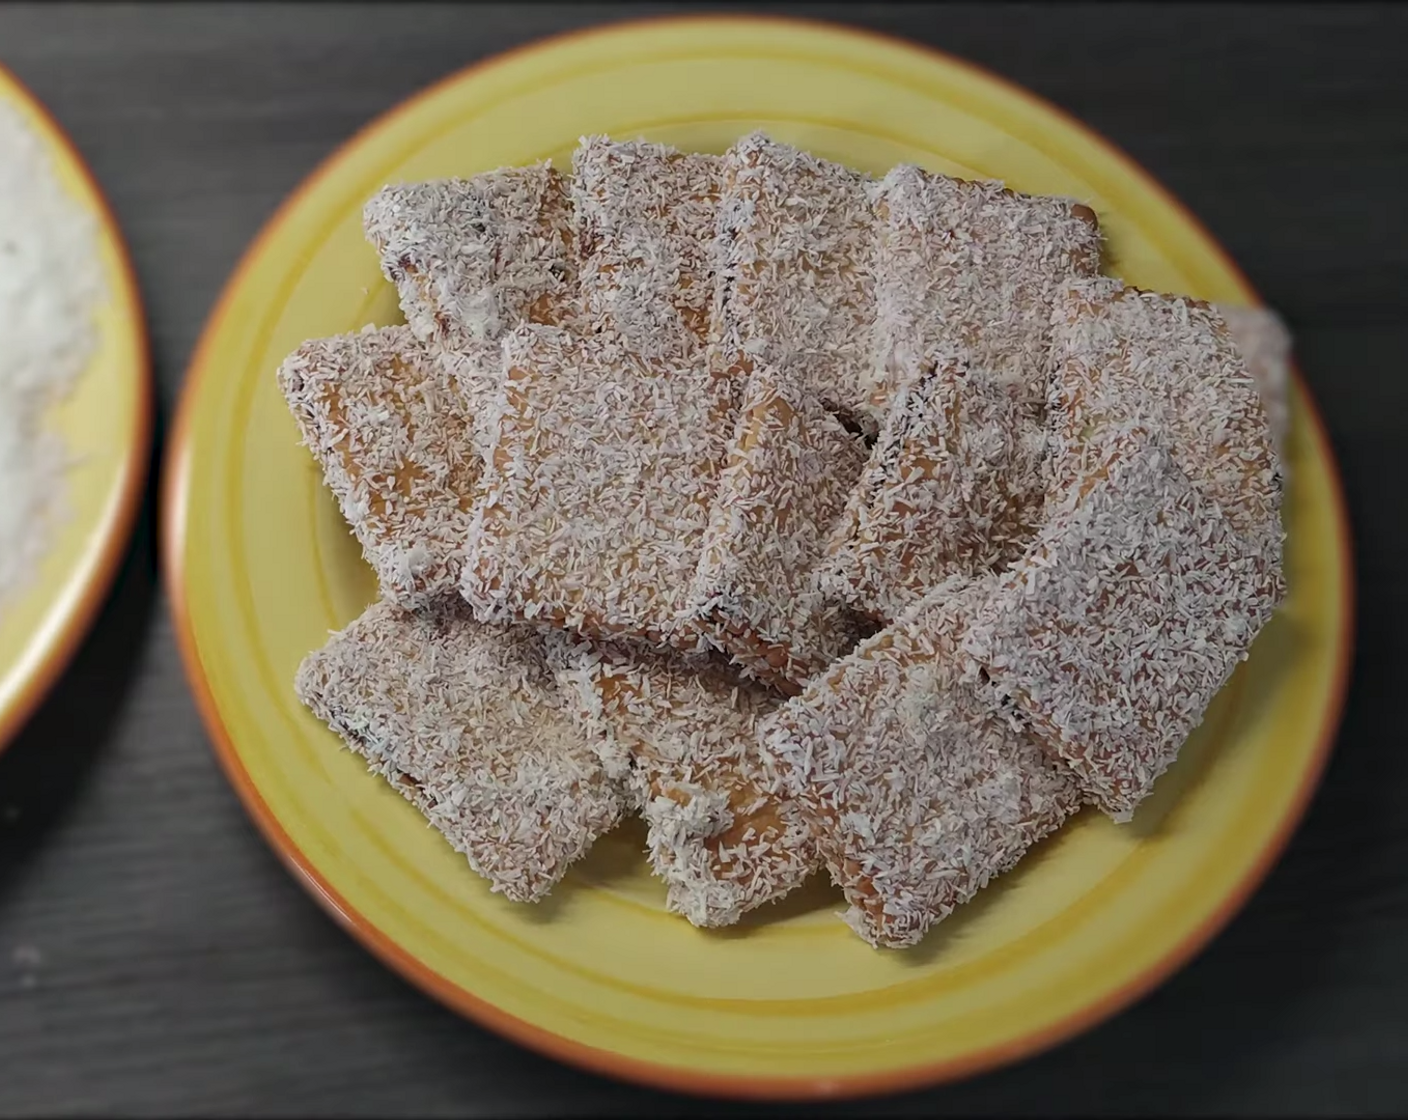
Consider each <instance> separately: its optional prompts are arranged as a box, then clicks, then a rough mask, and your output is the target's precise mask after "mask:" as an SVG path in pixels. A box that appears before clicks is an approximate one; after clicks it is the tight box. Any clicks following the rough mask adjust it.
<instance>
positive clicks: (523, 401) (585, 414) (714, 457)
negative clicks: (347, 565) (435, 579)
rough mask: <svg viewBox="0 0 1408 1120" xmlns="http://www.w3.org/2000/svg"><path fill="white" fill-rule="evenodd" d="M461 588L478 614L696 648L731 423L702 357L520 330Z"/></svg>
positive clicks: (729, 406) (728, 399)
mask: <svg viewBox="0 0 1408 1120" xmlns="http://www.w3.org/2000/svg"><path fill="white" fill-rule="evenodd" d="M504 364H505V367H506V374H505V377H506V381H505V393H504V396H503V398H502V408H503V411H502V415H501V416H500V417H499V418H498V423H497V425H496V428H497V433H498V439H497V443H496V445H495V447H494V452H493V460H492V463H493V469H492V471H490V472H489V475H488V478H487V479H486V488H487V494H486V498H485V501H484V503H483V504H482V505H481V506H480V507H479V509H478V510H477V511H476V516H475V520H474V524H473V525H472V526H471V528H470V534H469V543H468V551H469V554H470V556H471V557H472V559H471V561H470V562H469V563H467V564H466V566H465V571H464V580H463V584H462V592H463V594H464V596H465V598H466V599H467V600H469V602H470V603H471V604H472V605H473V606H474V607H475V609H476V611H477V612H478V614H479V616H480V617H481V618H484V619H487V620H500V621H507V620H511V619H515V618H518V619H525V620H531V621H537V622H540V623H550V624H553V625H556V626H561V627H566V628H569V629H573V630H576V631H578V632H580V633H582V634H584V635H586V636H588V637H611V636H614V635H633V636H640V637H645V638H648V639H651V640H654V641H660V642H668V643H674V644H676V645H678V646H680V647H681V648H685V649H695V648H698V647H699V646H700V645H701V644H702V642H703V637H702V634H701V632H700V631H699V629H698V627H697V626H695V625H694V624H693V623H692V622H690V621H689V619H687V618H686V617H685V609H686V607H687V605H688V596H689V591H690V584H691V582H692V581H693V577H694V573H695V569H696V568H697V567H698V563H699V552H700V549H701V547H702V545H703V537H704V530H705V527H706V525H707V523H708V518H709V506H710V502H711V500H712V498H713V494H714V490H715V489H716V487H717V484H718V476H719V469H720V467H721V465H722V462H723V458H724V452H725V446H726V440H727V438H728V433H729V432H730V431H731V430H732V427H733V422H732V415H733V389H732V386H731V385H730V384H729V382H728V379H727V378H725V377H720V376H716V375H714V374H713V373H712V372H711V371H710V368H709V366H708V365H707V364H706V363H705V362H704V361H702V360H701V359H700V357H699V356H697V355H696V357H694V358H690V359H688V360H685V361H683V362H670V361H664V360H657V361H646V360H644V359H642V358H641V357H640V356H639V355H637V354H635V353H634V352H632V351H630V350H627V349H626V348H625V347H624V346H623V345H622V344H621V342H620V339H619V337H618V336H615V335H613V334H610V333H606V332H603V333H602V334H599V335H590V336H579V335H574V334H570V333H568V332H566V331H562V330H554V329H551V328H545V327H523V328H520V329H519V330H518V331H515V332H514V333H513V334H511V335H510V336H509V337H508V338H507V339H506V340H505V342H504Z"/></svg>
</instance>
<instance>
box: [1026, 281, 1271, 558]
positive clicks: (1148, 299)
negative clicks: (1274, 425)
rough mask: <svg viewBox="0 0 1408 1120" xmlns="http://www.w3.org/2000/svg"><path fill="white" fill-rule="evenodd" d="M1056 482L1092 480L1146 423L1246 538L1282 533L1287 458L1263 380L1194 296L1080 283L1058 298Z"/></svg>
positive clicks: (1059, 484)
mask: <svg viewBox="0 0 1408 1120" xmlns="http://www.w3.org/2000/svg"><path fill="white" fill-rule="evenodd" d="M1050 405H1051V421H1052V423H1051V435H1052V441H1051V442H1052V458H1051V485H1052V487H1053V488H1055V489H1059V488H1062V487H1064V486H1067V485H1069V484H1070V483H1071V482H1072V481H1074V480H1078V479H1080V478H1082V477H1085V476H1087V475H1089V474H1090V473H1091V472H1092V470H1093V469H1094V467H1095V464H1096V463H1097V462H1098V461H1099V459H1100V458H1101V457H1102V456H1103V448H1104V447H1105V446H1106V441H1107V437H1108V436H1109V434H1111V433H1114V432H1118V431H1120V430H1122V429H1125V428H1128V427H1133V426H1142V427H1145V428H1147V429H1148V430H1149V431H1150V432H1152V433H1154V434H1155V435H1156V437H1157V438H1158V439H1159V441H1160V443H1161V444H1162V445H1163V446H1166V447H1167V448H1169V450H1171V451H1172V453H1173V456H1174V459H1175V461H1176V462H1177V463H1178V465H1179V467H1180V469H1181V470H1182V471H1183V472H1184V473H1185V474H1186V475H1187V476H1188V478H1189V479H1191V480H1192V482H1193V485H1195V486H1197V487H1198V488H1200V489H1201V490H1202V491H1203V492H1204V493H1205V494H1206V496H1207V497H1208V498H1210V499H1211V500H1212V502H1213V503H1215V504H1216V505H1217V506H1218V507H1219V508H1220V509H1221V511H1222V513H1223V515H1224V516H1225V517H1226V518H1227V520H1228V522H1229V523H1230V524H1231V526H1232V528H1233V529H1235V530H1236V531H1237V532H1239V533H1243V534H1247V535H1250V536H1255V537H1259V538H1270V537H1274V538H1276V540H1277V541H1279V539H1280V534H1281V518H1280V510H1281V475H1280V461H1279V459H1278V458H1277V455H1276V451H1275V449H1274V448H1273V446H1272V443H1271V436H1270V431H1269V427H1268V424H1267V419H1266V410H1265V409H1264V408H1263V407H1262V404H1261V398H1260V395H1259V394H1258V391H1257V387H1256V382H1255V381H1253V380H1252V377H1251V376H1250V374H1249V373H1248V372H1247V367H1246V363H1245V362H1244V361H1243V359H1242V356H1241V354H1239V353H1238V351H1237V348H1236V346H1235V345H1234V344H1233V341H1232V339H1231V337H1230V335H1229V334H1228V331H1227V328H1226V325H1225V324H1224V323H1223V321H1222V318H1221V316H1219V315H1218V313H1217V312H1216V311H1214V310H1213V309H1212V308H1211V307H1209V306H1208V305H1207V304H1205V303H1201V302H1199V301H1197V300H1193V299H1187V298H1184V297H1181V296H1166V295H1157V294H1154V293H1151V292H1142V291H1139V290H1138V289H1136V288H1126V287H1125V286H1124V285H1123V284H1121V283H1120V282H1119V281H1118V280H1111V279H1107V278H1103V277H1102V278H1100V279H1097V280H1085V281H1076V282H1074V283H1072V284H1071V285H1069V286H1068V288H1067V290H1066V291H1065V292H1064V293H1063V294H1062V296H1061V298H1060V299H1059V300H1058V302H1057V307H1056V312H1055V337H1054V340H1053V352H1052V376H1051V385H1050Z"/></svg>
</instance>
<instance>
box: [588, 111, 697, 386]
mask: <svg viewBox="0 0 1408 1120" xmlns="http://www.w3.org/2000/svg"><path fill="white" fill-rule="evenodd" d="M573 168H574V170H575V172H576V179H575V181H574V185H573V189H572V198H573V201H574V203H575V206H576V219H577V237H578V243H579V250H580V254H581V266H580V267H581V278H582V280H581V283H582V303H583V310H584V313H585V315H586V317H587V319H588V320H589V321H591V322H593V323H603V324H605V326H606V328H607V329H609V330H613V331H615V332H616V333H617V334H619V335H620V337H621V340H622V342H623V343H624V344H625V346H626V347H627V348H628V349H630V350H632V351H634V352H635V353H636V354H638V355H639V356H640V357H642V358H644V359H647V360H656V359H669V360H680V359H681V358H683V357H684V356H686V355H689V354H692V353H693V352H694V351H696V350H697V349H698V348H699V347H700V346H701V345H703V344H704V343H705V342H706V341H707V340H708V334H709V314H710V309H711V307H712V304H713V299H714V277H715V271H716V261H715V259H714V258H715V238H714V227H715V225H716V222H717V217H718V207H719V189H720V178H721V173H722V172H721V163H720V160H719V157H717V156H709V155H692V154H690V155H686V154H684V153H682V152H677V151H675V150H674V149H673V148H667V147H665V146H664V145H662V144H648V143H645V142H643V141H642V142H633V143H613V142H612V141H610V140H608V139H606V138H605V137H599V136H593V137H586V138H584V139H583V140H582V142H581V144H580V145H579V146H578V148H577V151H576V154H575V156H574V157H573Z"/></svg>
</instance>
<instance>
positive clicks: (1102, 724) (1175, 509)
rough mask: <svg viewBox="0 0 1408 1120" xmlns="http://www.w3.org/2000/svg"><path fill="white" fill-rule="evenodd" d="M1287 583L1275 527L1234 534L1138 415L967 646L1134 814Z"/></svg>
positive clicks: (979, 621)
mask: <svg viewBox="0 0 1408 1120" xmlns="http://www.w3.org/2000/svg"><path fill="white" fill-rule="evenodd" d="M1283 593H1284V585H1283V583H1282V576H1281V537H1280V534H1279V533H1277V534H1275V535H1274V536H1266V537H1259V538H1247V537H1243V536H1241V535H1240V534H1238V533H1237V532H1236V531H1235V529H1234V528H1233V526H1232V525H1231V522H1230V520H1229V519H1228V518H1227V517H1225V516H1224V515H1223V514H1222V512H1220V511H1219V509H1218V506H1217V503H1216V502H1215V501H1212V500H1210V499H1208V498H1207V497H1206V496H1205V495H1204V494H1203V493H1202V492H1201V491H1200V490H1199V489H1198V488H1197V487H1195V486H1194V485H1192V483H1191V482H1190V481H1189V480H1188V478H1187V476H1186V475H1185V474H1184V473H1183V472H1182V471H1181V470H1180V469H1179V468H1178V466H1177V465H1176V463H1175V462H1174V457H1173V456H1172V455H1171V454H1170V453H1168V452H1167V451H1165V450H1163V448H1162V447H1160V446H1159V445H1158V444H1156V443H1154V442H1153V441H1152V440H1151V439H1150V438H1148V433H1145V432H1142V431H1140V430H1137V429H1134V430H1129V431H1125V432H1122V433H1118V434H1117V435H1116V436H1115V437H1114V438H1113V440H1112V441H1111V443H1110V445H1109V449H1108V450H1107V451H1106V452H1105V453H1104V455H1103V456H1102V458H1101V461H1100V462H1099V463H1098V464H1097V465H1096V467H1095V469H1094V470H1093V471H1092V473H1091V474H1090V475H1089V476H1088V477H1086V478H1084V479H1082V480H1080V481H1079V482H1078V483H1076V484H1074V485H1072V486H1071V488H1070V489H1069V491H1068V492H1067V493H1066V494H1065V495H1063V496H1062V497H1060V499H1059V500H1056V501H1055V504H1054V507H1053V508H1052V509H1051V510H1050V515H1049V517H1048V519H1047V521H1046V523H1045V524H1044V525H1043V527H1042V529H1041V531H1040V533H1039V534H1038V536H1037V539H1036V541H1035V543H1034V544H1033V546H1032V549H1031V551H1030V552H1029V553H1028V554H1027V555H1026V556H1025V557H1024V558H1023V559H1022V560H1020V561H1018V562H1017V563H1016V564H1015V565H1013V566H1012V568H1011V569H1010V570H1009V571H1008V572H1007V573H1006V574H1004V575H1003V576H1002V577H1000V582H999V585H998V590H997V592H996V594H995V595H993V596H992V597H991V598H990V599H989V600H988V601H986V602H985V603H983V604H982V605H981V607H979V609H978V610H977V612H976V613H975V616H974V618H973V622H972V625H971V626H970V627H969V628H968V629H967V631H966V632H965V634H964V637H963V650H964V652H965V653H966V654H967V655H968V656H970V657H971V658H972V659H973V661H974V662H975V663H976V664H977V665H979V666H980V667H981V669H982V670H983V671H984V673H985V674H986V677H987V679H988V681H989V682H990V685H991V687H992V689H993V690H995V692H996V694H997V695H999V696H1001V697H1003V698H1004V699H1006V700H1008V701H1011V702H1012V704H1013V705H1014V706H1015V708H1016V710H1017V715H1018V718H1020V719H1023V720H1026V721H1029V722H1030V724H1031V726H1032V727H1033V728H1034V729H1035V730H1036V732H1037V733H1038V734H1039V735H1040V736H1041V737H1042V739H1043V741H1044V742H1045V743H1046V744H1047V746H1048V748H1049V749H1051V750H1053V751H1054V752H1055V753H1056V754H1057V755H1059V756H1060V757H1061V758H1062V759H1064V760H1065V761H1066V762H1067V763H1068V764H1069V765H1070V766H1071V768H1072V769H1073V770H1074V772H1075V773H1076V775H1077V776H1078V777H1079V779H1080V781H1081V783H1082V785H1083V786H1084V788H1085V789H1086V790H1087V792H1088V793H1089V794H1091V795H1092V796H1093V798H1094V799H1095V800H1096V801H1097V803H1098V804H1099V805H1100V807H1101V808H1102V809H1104V810H1105V811H1106V812H1107V813H1108V814H1110V815H1111V816H1112V817H1114V819H1116V820H1128V819H1129V817H1130V815H1131V814H1132V813H1133V811H1134V808H1135V806H1137V805H1138V804H1139V802H1140V801H1141V800H1143V798H1144V797H1146V796H1147V795H1148V794H1149V792H1150V790H1151V789H1152V788H1153V785H1154V782H1155V780H1156V779H1157V778H1158V777H1159V775H1160V774H1162V773H1163V772H1164V771H1165V770H1166V769H1167V768H1168V766H1169V765H1170V764H1171V763H1172V762H1173V761H1174V759H1175V758H1176V757H1177V755H1178V751H1179V748H1180V747H1181V746H1182V745H1183V742H1184V740H1185V739H1187V737H1188V735H1189V733H1190V732H1192V731H1193V729H1194V728H1196V727H1197V726H1198V724H1199V723H1201V722H1202V719H1203V713H1204V712H1205V710H1206V709H1207V706H1208V704H1209V703H1211V702H1212V699H1213V697H1214V696H1215V695H1216V694H1217V692H1218V690H1219V689H1221V688H1222V686H1223V684H1224V683H1226V681H1227V678H1228V677H1229V676H1231V674H1232V671H1233V669H1235V668H1236V666H1237V663H1238V662H1240V661H1243V660H1245V659H1246V656H1247V650H1248V649H1249V647H1250V646H1251V644H1252V640H1253V639H1254V638H1255V637H1256V636H1257V634H1258V633H1259V632H1260V630H1261V628H1262V626H1263V625H1264V624H1265V623H1266V621H1267V620H1268V619H1269V618H1270V617H1271V614H1272V612H1273V611H1274V610H1275V609H1276V606H1277V604H1278V602H1279V601H1280V599H1281V597H1282V595H1283Z"/></svg>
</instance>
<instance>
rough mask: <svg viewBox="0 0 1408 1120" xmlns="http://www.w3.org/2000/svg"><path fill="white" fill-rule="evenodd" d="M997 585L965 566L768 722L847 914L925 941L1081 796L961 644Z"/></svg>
mask: <svg viewBox="0 0 1408 1120" xmlns="http://www.w3.org/2000/svg"><path fill="white" fill-rule="evenodd" d="M990 592H991V583H990V582H985V581H977V582H966V581H964V580H963V579H962V578H961V577H954V578H952V579H950V580H947V581H945V582H944V583H943V584H940V585H939V586H938V587H937V588H934V589H933V591H932V592H931V594H930V596H929V597H928V598H927V599H926V600H924V601H923V602H922V603H920V604H919V605H917V606H916V607H915V608H914V609H913V610H912V611H910V612H909V613H908V614H906V615H905V616H904V617H903V618H902V619H900V620H899V621H898V622H896V623H895V624H894V625H893V626H891V627H889V628H887V629H885V630H882V631H881V632H880V633H878V634H876V635H874V636H873V637H871V638H868V639H867V640H866V641H864V642H863V643H861V645H860V646H859V647H857V649H856V650H855V651H854V652H852V653H851V654H850V655H848V656H847V657H844V658H842V659H841V660H840V661H838V662H837V663H836V664H835V665H833V666H832V667H831V668H830V669H828V670H827V671H826V672H825V673H823V674H822V675H820V676H818V677H817V678H815V679H814V680H812V681H811V682H810V683H809V684H808V685H807V687H806V689H805V691H803V693H802V695H801V696H799V697H796V698H795V699H793V700H790V701H788V703H787V704H786V705H785V706H783V707H782V708H780V709H779V710H778V712H777V713H776V714H775V715H774V716H772V717H770V718H769V719H768V720H767V721H766V722H765V724H764V727H763V729H762V731H761V735H762V743H763V757H764V761H765V762H766V764H767V766H768V768H769V770H770V772H772V773H774V774H776V775H777V777H778V779H779V782H780V784H781V785H782V787H783V789H784V790H785V791H786V792H787V793H789V794H791V795H792V796H793V797H795V798H796V799H797V801H798V802H799V803H800V804H801V805H802V806H803V808H804V810H805V812H806V815H807V817H808V819H809V820H810V821H811V823H812V826H813V828H814V830H815V832H816V836H817V842H818V845H819V847H820V850H821V854H822V857H823V859H824V860H825V861H826V866H827V868H828V870H829V871H830V872H831V877H832V878H833V879H834V880H835V882H836V883H837V884H838V885H839V886H840V887H841V888H842V890H843V891H844V893H845V897H846V901H847V902H848V903H849V906H850V908H849V911H848V912H847V914H846V921H847V922H848V924H850V926H851V927H852V928H853V929H854V930H855V931H856V933H858V934H859V935H860V936H861V937H862V938H864V939H865V940H866V941H867V942H869V943H870V944H871V945H874V946H877V947H879V946H885V947H891V948H899V947H903V946H908V945H913V944H915V943H917V942H918V941H919V940H920V939H921V938H922V937H923V936H924V934H925V933H926V932H927V931H928V930H929V929H930V927H931V926H933V925H934V923H936V922H938V921H941V920H942V919H943V918H945V917H947V916H948V915H949V914H950V913H951V912H952V911H953V910H954V908H955V907H957V906H959V905H961V904H962V903H964V902H966V901H968V900H969V899H970V898H972V897H973V895H975V894H976V893H977V892H978V891H979V890H980V889H981V888H982V887H984V886H985V885H986V884H987V883H988V882H989V881H990V880H991V879H992V878H993V877H994V876H996V875H999V874H1001V873H1002V872H1004V871H1006V870H1008V869H1009V868H1011V867H1012V866H1013V865H1014V864H1015V863H1017V861H1018V860H1019V859H1021V857H1022V855H1023V854H1025V853H1026V852H1027V851H1028V850H1029V849H1030V848H1031V846H1032V845H1033V844H1035V843H1036V842H1037V841H1038V840H1040V839H1041V838H1042V837H1043V836H1045V835H1047V834H1048V833H1050V832H1053V831H1054V830H1055V829H1056V828H1058V827H1059V826H1060V824H1061V823H1062V822H1063V821H1064V820H1065V819H1066V818H1067V817H1068V816H1069V815H1070V814H1071V813H1073V812H1075V811H1076V810H1077V809H1078V808H1079V806H1080V793H1079V790H1078V788H1077V786H1076V783H1075V782H1074V780H1073V779H1072V777H1071V775H1070V773H1069V772H1068V771H1067V770H1066V768H1065V767H1064V766H1062V765H1061V764H1059V763H1057V762H1053V761H1052V760H1051V759H1049V758H1048V757H1047V756H1046V754H1045V753H1044V752H1043V750H1042V748H1041V746H1040V745H1039V744H1038V743H1037V741H1036V739H1035V738H1034V737H1033V736H1032V735H1031V734H1030V733H1028V732H1027V731H1025V730H1021V729H1019V728H1017V727H1016V726H1014V724H1013V723H1012V721H1011V720H1009V719H1006V718H1004V717H1003V716H1002V715H1001V714H999V712H998V711H997V709H996V708H995V707H993V706H992V705H990V704H989V702H988V700H987V698H986V697H984V696H983V695H981V694H980V693H979V692H978V691H977V690H976V689H975V687H974V685H973V683H971V680H970V678H971V676H972V673H971V667H970V666H969V665H968V663H967V662H966V661H965V660H964V658H963V657H962V655H961V654H960V653H959V651H958V649H957V642H958V639H959V637H960V635H961V633H962V629H963V626H964V623H965V621H966V619H967V618H968V617H969V616H970V615H971V614H972V612H973V611H974V609H975V608H976V606H977V604H979V603H980V602H981V601H982V600H983V598H984V597H985V596H986V595H988V594H989V593H990Z"/></svg>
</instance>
